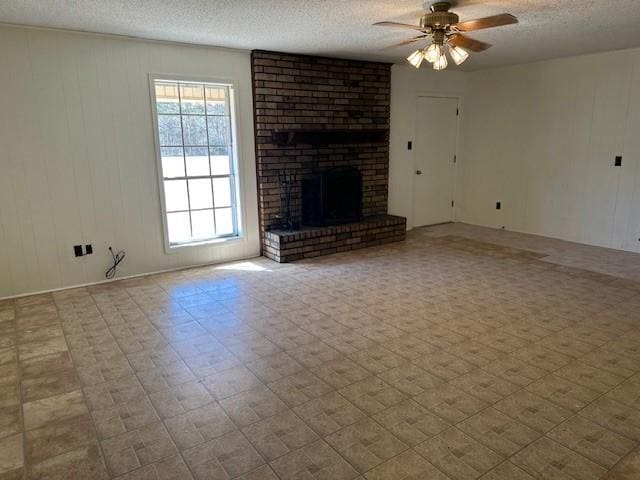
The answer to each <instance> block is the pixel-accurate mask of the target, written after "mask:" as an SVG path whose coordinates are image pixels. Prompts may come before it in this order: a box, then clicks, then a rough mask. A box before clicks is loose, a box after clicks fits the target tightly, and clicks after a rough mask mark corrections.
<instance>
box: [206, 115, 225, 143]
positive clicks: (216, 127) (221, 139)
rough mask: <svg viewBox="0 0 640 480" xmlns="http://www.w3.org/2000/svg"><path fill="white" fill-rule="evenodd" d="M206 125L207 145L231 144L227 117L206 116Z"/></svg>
mask: <svg viewBox="0 0 640 480" xmlns="http://www.w3.org/2000/svg"><path fill="white" fill-rule="evenodd" d="M207 123H208V125H209V145H230V144H231V132H230V128H229V117H227V116H223V117H214V116H208V117H207Z"/></svg>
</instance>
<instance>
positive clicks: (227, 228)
mask: <svg viewBox="0 0 640 480" xmlns="http://www.w3.org/2000/svg"><path fill="white" fill-rule="evenodd" d="M232 233H234V232H233V213H232V212H231V209H230V208H216V235H231V234H232Z"/></svg>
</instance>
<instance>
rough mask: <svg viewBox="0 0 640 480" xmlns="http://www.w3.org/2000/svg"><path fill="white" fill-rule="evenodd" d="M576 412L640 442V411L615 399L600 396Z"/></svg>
mask: <svg viewBox="0 0 640 480" xmlns="http://www.w3.org/2000/svg"><path fill="white" fill-rule="evenodd" d="M578 414H579V415H580V416H582V417H585V418H588V419H589V420H591V421H592V422H595V423H597V424H598V425H600V426H602V427H605V428H607V429H609V430H611V431H613V432H616V433H619V434H620V435H623V436H625V437H627V438H630V439H632V440H635V441H636V442H640V411H639V410H636V409H635V408H633V407H629V406H628V405H625V404H623V403H620V402H616V401H615V400H611V399H609V398H606V397H601V398H599V399H598V400H596V401H595V402H593V403H591V404H590V405H588V406H587V407H585V408H584V409H582V410H580V412H578Z"/></svg>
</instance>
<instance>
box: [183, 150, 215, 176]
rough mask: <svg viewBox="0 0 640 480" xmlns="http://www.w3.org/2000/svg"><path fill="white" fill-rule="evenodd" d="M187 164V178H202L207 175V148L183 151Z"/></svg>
mask: <svg viewBox="0 0 640 480" xmlns="http://www.w3.org/2000/svg"><path fill="white" fill-rule="evenodd" d="M184 151H185V154H186V157H185V160H186V162H187V176H189V177H202V176H205V175H207V176H208V175H209V157H208V153H209V152H208V148H207V147H192V148H189V147H187V148H185V149H184Z"/></svg>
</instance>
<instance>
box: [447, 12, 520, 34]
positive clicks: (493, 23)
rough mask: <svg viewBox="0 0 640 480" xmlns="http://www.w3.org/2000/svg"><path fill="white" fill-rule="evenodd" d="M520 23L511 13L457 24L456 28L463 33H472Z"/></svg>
mask: <svg viewBox="0 0 640 480" xmlns="http://www.w3.org/2000/svg"><path fill="white" fill-rule="evenodd" d="M514 23H518V19H517V18H516V17H514V16H513V15H511V14H510V13H503V14H501V15H494V16H493V17H484V18H476V19H475V20H467V21H466V22H459V23H456V24H455V25H454V26H455V27H456V28H457V29H458V30H459V31H461V32H472V31H474V30H482V29H483V28H493V27H502V26H503V25H512V24H514Z"/></svg>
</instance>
